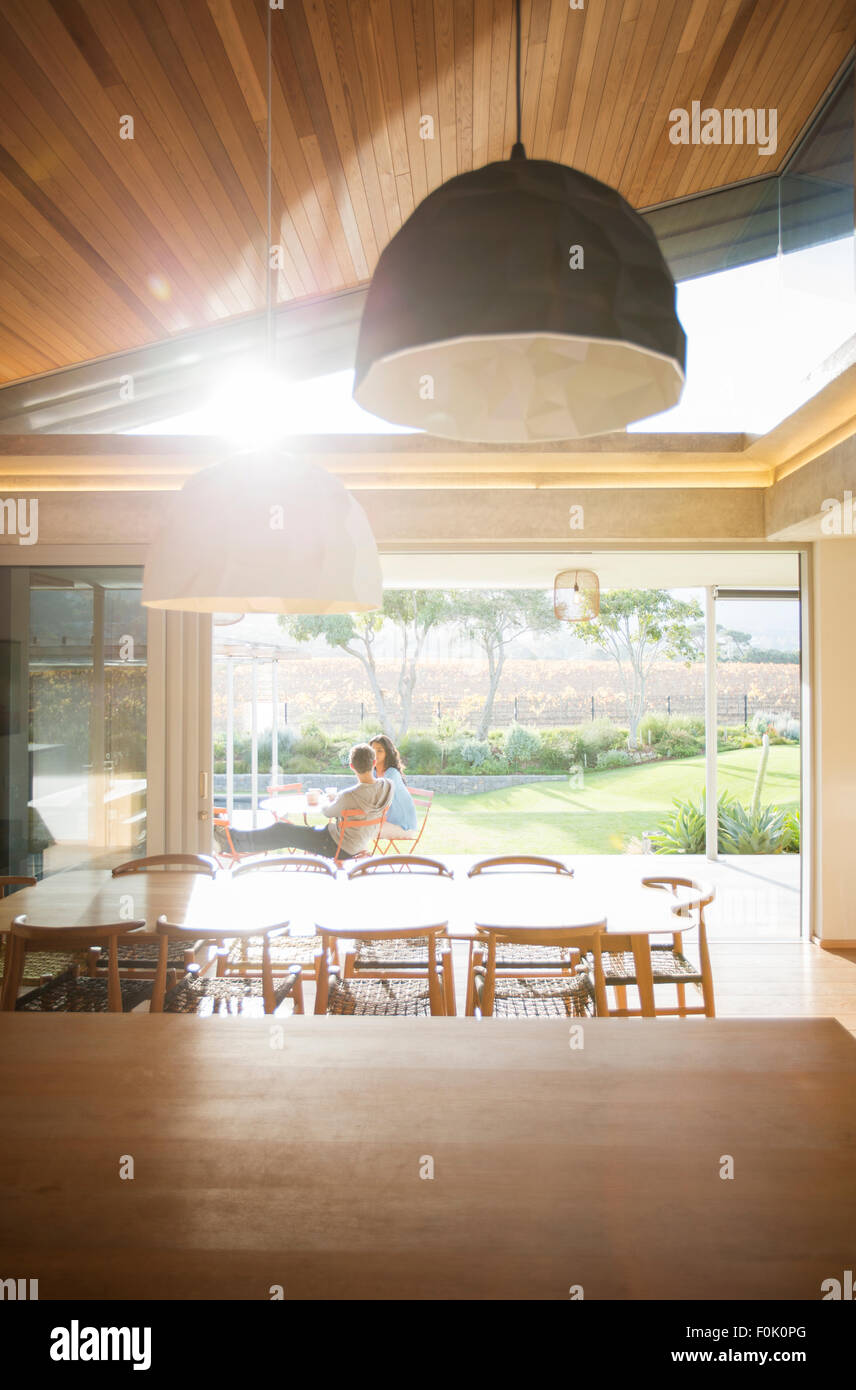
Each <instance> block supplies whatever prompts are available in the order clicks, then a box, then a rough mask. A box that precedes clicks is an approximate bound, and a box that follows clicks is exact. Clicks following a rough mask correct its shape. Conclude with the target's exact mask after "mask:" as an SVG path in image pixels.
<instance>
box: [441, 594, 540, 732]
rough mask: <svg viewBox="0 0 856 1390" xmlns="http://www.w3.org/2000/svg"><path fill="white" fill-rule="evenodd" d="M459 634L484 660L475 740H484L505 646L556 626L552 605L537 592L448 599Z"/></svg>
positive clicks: (478, 595)
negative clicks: (483, 694)
mask: <svg viewBox="0 0 856 1390" xmlns="http://www.w3.org/2000/svg"><path fill="white" fill-rule="evenodd" d="M450 599H451V603H452V607H453V609H454V613H455V616H456V617H457V618H458V621H459V623H460V625H461V628H462V629H463V631H464V632H465V633H466V634H467V636H468V637H469V638H470V639H471V640H472V641H473V642H477V643H478V645H479V646H480V647H481V648H482V650H483V651H484V653H485V655H486V657H487V669H488V691H487V698H486V699H485V702H484V706H483V708H482V712H481V718H480V719H479V725H478V729H477V731H476V738H479V739H485V738H487V732H488V729H489V728H490V722H491V719H492V718H493V705H494V700H495V699H496V692H497V690H498V689H499V682H500V680H501V679H502V670H503V667H504V665H505V657H506V648H507V647H508V644H509V642H512V641H513V640H514V638H515V637H519V636H520V635H521V633H524V632H547V631H550V630H551V629H553V628H556V627H558V626H559V623H558V619H557V618H556V616H555V614H554V612H553V605H552V603H551V602H550V600H549V599H548V598H547V595H546V594H545V593H543V592H542V591H541V590H540V589H477V590H464V591H458V592H456V593H453V594H451V595H450Z"/></svg>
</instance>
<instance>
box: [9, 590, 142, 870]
mask: <svg viewBox="0 0 856 1390" xmlns="http://www.w3.org/2000/svg"><path fill="white" fill-rule="evenodd" d="M141 585H142V571H141V570H140V569H139V568H137V567H128V568H124V567H122V568H119V567H113V566H111V567H98V568H88V567H87V568H83V567H81V568H77V567H74V568H64V567H63V568H49V567H44V568H38V569H36V568H32V569H30V568H25V567H15V568H11V567H10V568H6V569H2V570H0V872H2V873H4V874H31V875H34V876H35V877H38V878H41V877H44V876H46V875H48V874H53V873H57V872H58V871H60V870H62V869H65V868H71V867H80V866H82V865H86V864H112V863H115V862H118V860H120V859H122V858H127V857H130V856H132V855H134V854H137V853H141V852H143V850H144V846H145V842H146V667H147V661H146V658H147V651H146V614H145V610H144V609H143V608H142V606H141V604H140V593H141Z"/></svg>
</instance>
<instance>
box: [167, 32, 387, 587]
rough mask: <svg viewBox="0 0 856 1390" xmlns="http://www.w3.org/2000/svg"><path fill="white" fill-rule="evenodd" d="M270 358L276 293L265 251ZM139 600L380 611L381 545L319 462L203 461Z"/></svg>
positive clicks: (284, 456)
mask: <svg viewBox="0 0 856 1390" xmlns="http://www.w3.org/2000/svg"><path fill="white" fill-rule="evenodd" d="M271 52H272V48H271V11H270V7H268V11H267V58H268V127H267V239H268V248H269V247H270V246H271V121H270V111H271ZM265 263H266V264H267V265H268V267H269V268H268V272H267V288H266V299H267V339H268V363H269V366H272V365H273V358H274V333H273V308H272V303H273V295H272V286H271V275H272V274H273V273H275V272H274V271H273V269H272V267H271V266H270V257H269V255H268V251H266V253H265ZM142 602H143V603H144V604H145V606H146V607H147V608H164V609H171V610H175V611H178V612H183V613H237V614H243V613H314V614H330V613H364V612H368V611H370V610H372V609H376V608H380V607H381V604H382V602H383V582H382V576H381V568H380V560H379V559H378V553H377V546H376V544H375V539H374V536H373V535H372V531H371V527H370V525H369V522H368V518H367V516H366V514H365V512H364V511H363V509H362V507H361V506H360V505H359V504H358V503H357V502H356V501H355V500H354V498H353V497H352V496H351V494H350V493H349V492H348V491H347V490H346V489H345V488H344V487H343V485H342V483H341V482H340V481H339V479H338V478H334V477H333V476H332V475H331V474H330V473H327V472H326V471H325V470H324V469H323V468H319V467H318V466H317V465H315V464H312V463H309V462H307V461H306V460H305V459H301V458H294V457H292V456H291V455H289V454H288V453H286V452H284V451H281V450H278V449H275V448H267V449H258V450H256V451H255V452H252V453H244V454H241V455H237V456H235V455H233V456H231V457H228V458H225V459H223V460H222V461H221V462H219V463H215V464H213V465H212V466H211V467H209V468H204V469H202V470H201V472H199V473H197V474H195V475H194V476H193V477H192V478H190V479H189V480H188V482H186V483H185V485H184V487H183V488H182V489H181V491H180V492H179V493H178V494H177V496H176V497H175V498H174V499H170V502H169V509H168V515H167V520H166V524H165V525H164V527H163V529H162V531H161V533H160V535H159V536H158V537H157V539H156V540H155V541H154V543H153V544H152V545H151V546H150V548H149V553H148V556H147V559H146V567H145V574H144V577H143V593H142Z"/></svg>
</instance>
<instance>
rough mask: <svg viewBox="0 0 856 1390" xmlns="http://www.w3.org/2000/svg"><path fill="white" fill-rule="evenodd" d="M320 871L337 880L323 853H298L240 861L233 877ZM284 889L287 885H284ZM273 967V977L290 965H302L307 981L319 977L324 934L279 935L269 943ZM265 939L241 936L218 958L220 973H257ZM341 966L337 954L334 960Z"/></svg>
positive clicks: (289, 967)
mask: <svg viewBox="0 0 856 1390" xmlns="http://www.w3.org/2000/svg"><path fill="white" fill-rule="evenodd" d="M284 873H285V874H321V875H322V876H324V877H326V878H332V879H335V877H336V870H335V869H334V868H333V866H332V864H331V863H330V860H329V859H322V858H321V856H320V855H310V854H303V855H295V856H293V857H292V856H289V857H288V858H282V859H257V860H255V861H254V862H252V863H248V864H241V865H240V866H239V867H238V868H237V869H234V870H233V871H232V878H233V879H241V878H246V877H247V876H248V875H252V876H253V877H255V876H257V875H258V874H265V875H267V874H284ZM283 891H284V892H287V891H288V889H287V886H286V884H285V883H284V884H283ZM268 949H269V951H270V959H271V968H272V970H273V973H274V976H275V977H276V976H277V975H282V974H286V975H287V974H289V973H290V971H291V967H292V966H294V965H299V966H300V967H301V971H302V978H303V979H304V980H317V978H318V958H319V957H320V955H321V952H322V951H323V949H324V947H323V943H322V941H321V937H320V936H318V935H315V936H278V937H274V938H273V940H272V941H271V942H270V944H269V948H268ZM263 955H264V941H263V938H262V937H261V936H249V937H238V938H236V939H235V940H234V941H233V942H232V943H231V945H230V946H229V947H228V949H227V952H226V954H225V955H220V956H218V958H217V975H218V976H219V977H221V978H222V977H223V976H224V975H258V974H259V973H260V971H261V969H262V962H263ZM335 964H337V965H338V957H337V958H336V960H335Z"/></svg>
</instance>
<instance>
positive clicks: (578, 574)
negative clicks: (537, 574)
mask: <svg viewBox="0 0 856 1390" xmlns="http://www.w3.org/2000/svg"><path fill="white" fill-rule="evenodd" d="M553 612H554V613H555V615H556V617H557V618H559V619H560V621H561V622H565V623H587V622H588V621H589V619H591V618H596V617H597V615H598V613H599V612H600V583H599V581H598V577H597V575H596V574H595V572H594V570H562V571H561V573H560V574H557V575H556V578H555V580H554V581H553Z"/></svg>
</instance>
